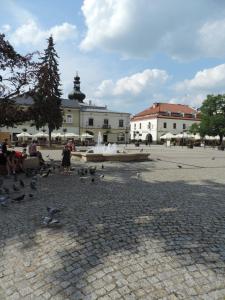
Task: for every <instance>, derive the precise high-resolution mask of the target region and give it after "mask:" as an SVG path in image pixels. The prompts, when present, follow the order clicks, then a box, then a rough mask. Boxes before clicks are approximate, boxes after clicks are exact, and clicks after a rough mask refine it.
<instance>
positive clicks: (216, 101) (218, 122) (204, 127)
mask: <svg viewBox="0 0 225 300" xmlns="http://www.w3.org/2000/svg"><path fill="white" fill-rule="evenodd" d="M199 129H200V131H199V132H200V134H201V135H205V134H208V135H212V136H216V135H219V136H220V142H222V140H223V136H224V134H225V95H208V96H207V98H206V100H205V101H204V102H203V104H202V106H201V123H200V128H199Z"/></svg>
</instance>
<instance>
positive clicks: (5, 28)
mask: <svg viewBox="0 0 225 300" xmlns="http://www.w3.org/2000/svg"><path fill="white" fill-rule="evenodd" d="M10 30H11V26H10V25H9V24H4V25H2V26H1V27H0V32H2V33H7V32H9V31H10Z"/></svg>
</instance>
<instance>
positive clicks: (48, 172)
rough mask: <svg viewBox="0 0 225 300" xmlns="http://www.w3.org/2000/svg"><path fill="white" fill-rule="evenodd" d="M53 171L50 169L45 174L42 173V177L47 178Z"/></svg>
mask: <svg viewBox="0 0 225 300" xmlns="http://www.w3.org/2000/svg"><path fill="white" fill-rule="evenodd" d="M50 173H51V170H50V169H49V170H48V171H47V173H44V174H43V175H42V177H43V178H46V177H48V175H49V174H50Z"/></svg>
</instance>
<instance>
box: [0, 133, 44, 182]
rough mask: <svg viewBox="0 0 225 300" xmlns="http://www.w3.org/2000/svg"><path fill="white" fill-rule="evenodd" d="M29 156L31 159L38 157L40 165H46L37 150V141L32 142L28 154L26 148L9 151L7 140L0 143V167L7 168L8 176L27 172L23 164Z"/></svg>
mask: <svg viewBox="0 0 225 300" xmlns="http://www.w3.org/2000/svg"><path fill="white" fill-rule="evenodd" d="M28 155H29V156H30V157H32V156H33V157H34V156H36V157H38V158H39V162H40V165H42V164H43V163H44V160H43V158H42V154H41V152H40V151H38V150H37V142H36V141H32V143H31V144H30V145H29V147H28V154H27V149H26V148H23V150H22V151H18V150H9V149H8V140H7V139H5V140H4V141H3V142H2V143H0V165H4V166H5V167H6V170H7V175H8V176H10V175H11V174H16V172H17V171H20V172H21V171H22V172H23V171H25V170H24V167H23V166H24V164H23V162H24V160H25V159H26V158H27V157H28Z"/></svg>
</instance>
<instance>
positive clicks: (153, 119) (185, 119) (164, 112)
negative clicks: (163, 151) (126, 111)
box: [131, 102, 200, 142]
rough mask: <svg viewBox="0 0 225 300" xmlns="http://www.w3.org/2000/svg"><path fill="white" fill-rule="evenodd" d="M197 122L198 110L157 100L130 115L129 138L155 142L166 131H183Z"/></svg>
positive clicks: (198, 118)
mask: <svg viewBox="0 0 225 300" xmlns="http://www.w3.org/2000/svg"><path fill="white" fill-rule="evenodd" d="M199 122H200V115H199V112H198V111H197V110H196V109H194V108H192V107H190V106H188V105H185V104H172V103H159V102H157V103H154V104H153V105H152V106H151V107H149V108H147V109H145V110H143V111H142V112H140V113H138V114H136V115H134V116H133V117H132V119H131V139H135V140H142V141H146V140H152V141H153V142H156V141H160V136H162V135H164V134H166V133H167V132H171V133H172V134H177V133H183V132H186V131H188V128H189V127H190V126H191V125H192V124H193V123H199Z"/></svg>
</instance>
